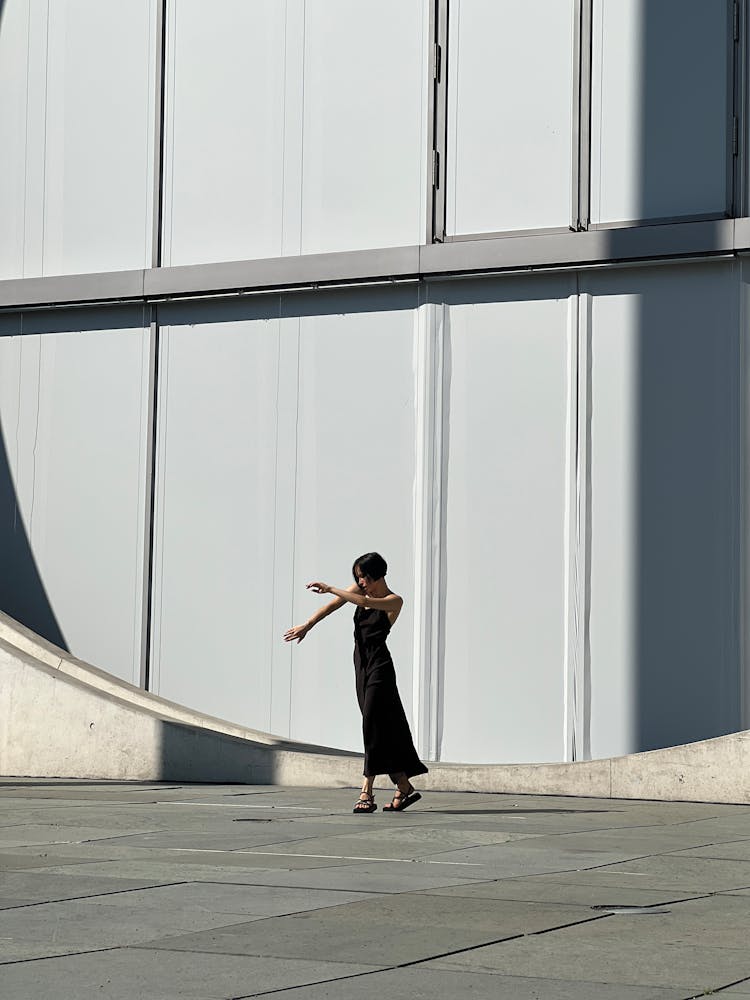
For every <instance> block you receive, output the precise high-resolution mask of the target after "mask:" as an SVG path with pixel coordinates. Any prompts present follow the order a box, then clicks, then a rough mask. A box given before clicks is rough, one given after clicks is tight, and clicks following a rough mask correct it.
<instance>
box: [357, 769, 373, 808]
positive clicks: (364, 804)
mask: <svg viewBox="0 0 750 1000" xmlns="http://www.w3.org/2000/svg"><path fill="white" fill-rule="evenodd" d="M374 780H375V779H374V777H370V778H368V776H367V775H365V777H364V780H363V782H362V791H361V792H360V795H359V798H358V799H357V801H356V802H355V803H354V812H355V813H356V812H364V813H370V812H374V811H375V809H377V806H376V805H375V797H374V795H373V794H372V784H373V781H374Z"/></svg>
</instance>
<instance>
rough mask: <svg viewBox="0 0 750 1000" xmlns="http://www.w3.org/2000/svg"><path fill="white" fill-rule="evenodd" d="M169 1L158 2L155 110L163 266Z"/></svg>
mask: <svg viewBox="0 0 750 1000" xmlns="http://www.w3.org/2000/svg"><path fill="white" fill-rule="evenodd" d="M166 24H167V0H158V7H157V11H156V75H155V86H154V89H155V94H156V106H155V109H154V174H153V178H154V187H153V214H152V230H151V266H152V267H161V262H162V229H163V224H164V102H165V97H166V81H165V75H166V57H167V32H166Z"/></svg>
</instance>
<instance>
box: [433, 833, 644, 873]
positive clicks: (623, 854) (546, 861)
mask: <svg viewBox="0 0 750 1000" xmlns="http://www.w3.org/2000/svg"><path fill="white" fill-rule="evenodd" d="M634 856H639V855H632V854H630V852H628V851H627V850H623V851H613V850H609V851H584V850H581V851H577V850H575V849H568V848H567V847H565V846H564V844H560V845H559V846H552V845H550V846H548V848H547V849H546V850H536V849H535V848H534V847H533V846H532V845H531V843H530V841H528V840H520V841H514V842H512V843H508V844H502V845H497V846H495V845H493V846H491V847H470V848H467V849H465V850H460V851H445V852H443V853H441V854H439V855H434V856H432V858H431V860H432V861H439V862H440V863H441V864H444V865H446V866H451V865H454V866H455V865H470V866H472V867H473V868H474V869H475V870H477V871H478V870H481V871H482V873H483V875H484V876H485V877H492V878H513V877H515V876H519V875H530V874H539V875H541V874H545V873H550V872H570V871H573V872H576V871H581V870H583V869H585V868H600V867H603V866H605V865H613V864H617V863H618V862H621V861H624V860H628V859H630V858H631V857H634Z"/></svg>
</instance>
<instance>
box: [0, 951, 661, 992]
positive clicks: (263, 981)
mask: <svg viewBox="0 0 750 1000" xmlns="http://www.w3.org/2000/svg"><path fill="white" fill-rule="evenodd" d="M371 968H372V967H371V966H366V965H359V964H358V965H345V964H343V963H338V962H337V963H333V962H322V961H314V962H304V961H295V960H287V961H285V962H283V963H280V962H276V961H274V960H273V959H262V958H246V957H242V956H236V955H206V954H196V955H191V954H190V953H188V952H164V951H160V952H155V951H154V952H149V951H143V950H137V951H136V950H133V949H127V948H118V949H113V950H111V951H106V952H99V953H97V954H94V955H73V956H70V957H64V958H51V959H47V960H45V961H36V962H35V961H31V962H23V963H21V964H18V965H6V966H3V968H2V982H3V992H4V994H5V995H7V996H8V997H12V998H13V1000H39V997H54V1000H94V998H95V1000H134V998H137V1000H178V998H180V1000H229V998H233V997H239V996H242V995H243V994H244V995H246V994H247V993H256V994H257V993H263V992H268V991H270V990H287V989H289V987H295V986H300V987H301V989H302V990H303V991H304V990H307V989H310V988H311V987H310V986H309V985H308V984H310V983H316V982H321V981H331V980H334V979H336V978H337V977H342V976H343V977H351V976H353V975H357V974H361V973H363V972H367V971H370V969H371ZM344 982H352V980H351V979H350V978H346V979H345V980H344ZM284 995H285V996H286V994H284ZM638 1000H639V998H638ZM667 1000H671V998H667Z"/></svg>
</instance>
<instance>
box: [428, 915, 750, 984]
mask: <svg viewBox="0 0 750 1000" xmlns="http://www.w3.org/2000/svg"><path fill="white" fill-rule="evenodd" d="M749 940H750V900H747V901H744V900H739V898H738V897H733V899H732V902H729V900H727V899H723V900H721V899H717V898H716V897H713V896H712V897H708V898H704V899H697V900H690V901H687V902H684V903H679V904H675V905H671V906H669V907H664V908H655V909H653V910H651V911H649V912H648V913H639V914H627V913H625V914H621V915H617V916H608V917H604V918H602V919H601V920H597V921H593V922H591V923H589V924H579V925H577V926H574V927H569V928H566V929H565V930H564V931H559V932H556V933H552V934H546V935H544V941H543V942H542V944H541V947H540V946H538V945H537V944H536V943H532V942H530V941H528V940H516V941H510V942H506V943H504V944H503V945H498V946H491V947H490V948H483V949H477V950H475V951H472V952H470V953H468V954H465V955H457V956H453V957H446V958H444V959H440V960H438V963H437V964H438V965H439V967H441V968H451V969H453V968H471V969H473V970H483V971H488V970H489V969H490V968H495V969H497V970H498V971H500V972H503V973H504V974H515V975H524V976H545V975H547V976H550V975H553V974H554V975H556V976H558V977H559V978H561V979H576V978H578V979H581V980H584V981H592V982H596V981H600V980H601V979H602V978H603V979H604V980H605V981H607V982H622V983H630V984H633V985H644V986H645V985H650V986H681V987H686V988H690V989H695V990H699V989H701V990H702V989H706V988H709V987H710V988H716V987H717V986H718V985H724V984H726V983H727V982H732V981H733V980H735V979H738V978H740V977H742V976H744V975H750V949H748V941H749ZM603 972H604V973H605V974H604V975H602V973H603Z"/></svg>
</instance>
